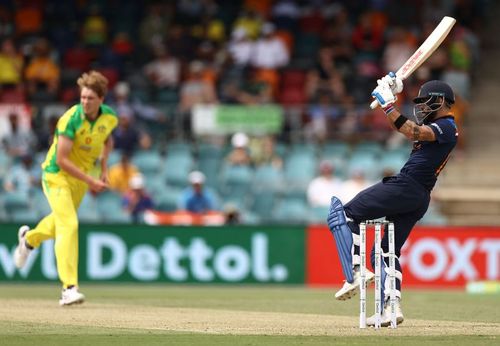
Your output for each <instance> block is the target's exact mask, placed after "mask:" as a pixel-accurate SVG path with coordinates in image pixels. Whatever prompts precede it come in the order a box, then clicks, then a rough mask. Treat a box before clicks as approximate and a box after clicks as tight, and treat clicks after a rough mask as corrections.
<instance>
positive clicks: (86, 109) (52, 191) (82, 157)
mask: <svg viewBox="0 0 500 346" xmlns="http://www.w3.org/2000/svg"><path fill="white" fill-rule="evenodd" d="M77 84H78V86H79V88H80V104H77V105H75V106H73V107H71V108H70V109H69V110H67V111H66V112H65V113H64V114H63V115H62V117H61V118H59V120H58V122H57V127H56V130H55V134H54V140H53V143H52V144H51V146H50V148H49V151H48V152H47V156H46V159H45V161H44V162H43V163H42V170H43V175H42V187H43V192H44V194H45V196H46V198H47V200H48V202H49V205H50V208H51V211H52V212H51V213H50V214H49V215H47V216H46V217H45V218H43V219H42V220H41V221H40V222H39V223H38V225H37V226H36V227H35V228H34V229H32V230H30V228H29V227H28V226H26V225H24V226H21V227H20V228H19V231H18V238H19V244H18V246H17V248H16V250H15V252H14V262H15V264H16V267H17V268H22V267H23V266H24V265H25V263H26V260H27V258H28V256H29V254H30V252H31V251H32V250H33V249H35V248H38V247H39V246H40V244H41V243H42V242H43V241H45V240H47V239H54V240H55V245H54V250H55V256H56V262H57V272H58V275H59V279H60V280H61V282H62V286H63V287H62V296H61V299H60V300H59V304H60V305H61V306H64V305H72V304H77V303H82V302H83V301H84V300H85V296H84V295H83V294H82V293H80V292H79V290H78V216H77V210H78V207H79V205H80V202H81V201H82V199H83V197H84V195H85V193H86V192H87V189H90V191H92V192H93V193H99V192H102V191H104V190H105V189H106V188H107V187H108V183H107V178H106V177H107V161H108V156H109V153H110V152H111V150H112V147H113V141H112V137H111V132H112V131H113V129H114V128H115V127H116V125H117V123H118V117H117V115H116V113H115V111H114V110H113V109H111V108H110V107H108V106H107V105H105V104H104V103H103V102H104V97H105V95H106V92H107V85H108V80H107V79H106V77H104V76H103V75H102V74H101V73H99V72H96V71H90V72H88V73H83V74H82V76H81V77H80V78H78V81H77ZM97 162H100V169H101V174H100V177H99V178H95V177H93V176H92V175H91V173H90V172H91V171H92V170H93V169H94V166H95V165H96V163H97Z"/></svg>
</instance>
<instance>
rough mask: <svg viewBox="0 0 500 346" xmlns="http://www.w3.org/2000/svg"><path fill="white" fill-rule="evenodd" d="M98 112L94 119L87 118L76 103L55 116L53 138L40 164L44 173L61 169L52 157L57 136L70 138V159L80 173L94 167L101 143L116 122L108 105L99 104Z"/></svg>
mask: <svg viewBox="0 0 500 346" xmlns="http://www.w3.org/2000/svg"><path fill="white" fill-rule="evenodd" d="M99 113H100V114H99V116H98V117H97V119H95V120H94V121H89V120H88V119H87V117H85V114H84V113H83V109H82V106H81V105H80V104H78V105H75V106H73V107H71V108H70V109H69V110H67V111H66V113H64V114H63V116H62V117H61V118H59V121H58V122H57V127H56V132H55V135H54V141H53V142H52V145H51V146H50V148H49V151H48V152H47V157H46V158H45V161H44V162H43V163H42V169H43V171H44V172H47V173H58V172H59V171H60V170H61V168H60V167H59V166H58V165H57V160H56V159H57V143H58V140H59V136H61V135H62V136H66V137H68V138H70V139H71V140H73V148H72V149H71V153H70V155H69V158H70V160H71V161H72V162H73V163H74V164H75V165H76V166H78V167H79V168H80V169H81V170H83V171H84V172H90V171H91V170H92V169H93V168H94V166H95V164H96V162H97V160H98V159H99V157H100V155H101V152H102V149H103V147H104V142H105V141H106V139H107V138H108V136H110V134H111V132H112V131H113V129H114V128H115V127H116V125H117V124H118V116H117V115H116V112H115V111H114V110H113V109H112V108H111V107H109V106H107V105H105V104H102V105H101V107H100V110H99Z"/></svg>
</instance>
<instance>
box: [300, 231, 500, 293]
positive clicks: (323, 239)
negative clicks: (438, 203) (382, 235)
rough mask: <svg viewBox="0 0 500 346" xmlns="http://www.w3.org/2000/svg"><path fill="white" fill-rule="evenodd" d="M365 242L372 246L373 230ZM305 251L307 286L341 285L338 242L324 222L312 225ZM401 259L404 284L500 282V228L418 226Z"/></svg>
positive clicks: (456, 284) (451, 285) (441, 284)
mask: <svg viewBox="0 0 500 346" xmlns="http://www.w3.org/2000/svg"><path fill="white" fill-rule="evenodd" d="M396 232H397V229H396ZM367 244H368V246H371V245H372V244H373V231H369V232H368V235H367ZM367 252H368V250H367ZM306 253H308V256H307V259H306V261H307V263H306V268H307V270H306V273H307V276H306V283H307V284H309V285H336V286H337V285H340V284H341V283H342V280H343V275H342V269H341V266H340V263H339V259H338V256H337V249H336V247H335V241H334V239H333V236H332V234H331V233H330V231H329V230H328V228H327V227H326V226H322V225H321V226H311V227H309V228H308V230H307V251H306ZM400 263H401V266H402V269H403V285H404V286H405V287H429V288H432V287H437V286H440V287H443V286H446V287H464V286H465V284H466V283H467V282H469V281H477V280H480V281H482V280H500V227H424V226H420V227H416V228H415V229H414V230H413V231H412V233H411V234H410V237H409V239H408V240H407V242H406V244H405V246H404V247H403V249H402V251H401V257H400Z"/></svg>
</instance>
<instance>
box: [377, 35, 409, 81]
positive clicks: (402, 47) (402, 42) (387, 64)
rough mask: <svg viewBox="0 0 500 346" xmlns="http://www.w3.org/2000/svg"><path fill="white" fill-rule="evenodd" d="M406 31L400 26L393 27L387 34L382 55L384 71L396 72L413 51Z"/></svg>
mask: <svg viewBox="0 0 500 346" xmlns="http://www.w3.org/2000/svg"><path fill="white" fill-rule="evenodd" d="M408 36H409V35H408V33H407V32H406V30H405V29H404V28H402V27H395V28H394V29H393V30H392V32H391V33H390V34H389V41H388V42H387V44H386V46H385V48H384V53H383V56H382V64H383V70H384V71H393V72H396V71H397V70H398V69H399V68H400V67H401V66H403V64H404V63H405V62H406V60H408V58H409V57H410V56H411V55H412V54H413V52H414V51H415V47H414V45H413V44H412V43H411V40H410V38H409V37H408Z"/></svg>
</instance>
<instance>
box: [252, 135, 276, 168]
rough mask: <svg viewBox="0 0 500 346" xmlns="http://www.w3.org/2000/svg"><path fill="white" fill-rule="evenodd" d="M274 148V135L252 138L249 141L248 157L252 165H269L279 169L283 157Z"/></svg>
mask: <svg viewBox="0 0 500 346" xmlns="http://www.w3.org/2000/svg"><path fill="white" fill-rule="evenodd" d="M275 149H276V145H275V141H274V137H273V136H271V135H267V136H263V137H262V138H258V139H254V140H252V141H251V142H250V157H251V159H252V163H253V165H254V166H261V165H271V166H272V167H274V168H276V169H278V170H281V169H282V168H283V159H282V158H281V156H280V155H279V154H278V153H277V152H276V150H275Z"/></svg>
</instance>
